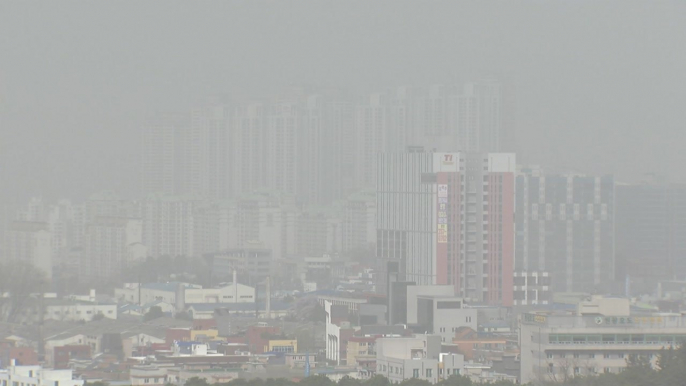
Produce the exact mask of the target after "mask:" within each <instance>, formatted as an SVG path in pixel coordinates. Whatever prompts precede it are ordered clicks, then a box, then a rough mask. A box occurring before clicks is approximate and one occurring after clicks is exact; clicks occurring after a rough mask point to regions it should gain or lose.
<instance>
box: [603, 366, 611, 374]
mask: <svg viewBox="0 0 686 386" xmlns="http://www.w3.org/2000/svg"><path fill="white" fill-rule="evenodd" d="M604 371H605V374H610V373H611V372H612V371H610V368H609V367H606V368H605V370H604Z"/></svg>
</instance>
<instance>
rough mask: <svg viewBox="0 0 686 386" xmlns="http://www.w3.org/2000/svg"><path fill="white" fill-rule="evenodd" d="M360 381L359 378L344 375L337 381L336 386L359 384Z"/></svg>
mask: <svg viewBox="0 0 686 386" xmlns="http://www.w3.org/2000/svg"><path fill="white" fill-rule="evenodd" d="M361 385H362V382H360V380H359V379H355V378H351V377H350V376H348V375H346V376H344V377H343V378H341V380H340V381H338V386H361Z"/></svg>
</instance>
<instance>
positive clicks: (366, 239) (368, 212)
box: [341, 191, 376, 251]
mask: <svg viewBox="0 0 686 386" xmlns="http://www.w3.org/2000/svg"><path fill="white" fill-rule="evenodd" d="M342 225H343V235H342V237H343V241H342V246H341V249H342V250H343V251H350V250H354V249H366V248H369V246H370V245H374V244H375V243H376V192H374V191H363V192H358V193H354V194H352V195H351V196H350V197H348V199H347V200H346V201H345V203H344V204H343V224H342Z"/></svg>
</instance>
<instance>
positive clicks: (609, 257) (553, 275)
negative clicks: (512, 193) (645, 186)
mask: <svg viewBox="0 0 686 386" xmlns="http://www.w3.org/2000/svg"><path fill="white" fill-rule="evenodd" d="M515 207H516V215H515V219H516V235H517V237H516V242H515V262H516V266H515V270H516V271H518V272H527V273H530V274H533V273H536V274H537V275H539V273H540V276H541V277H545V276H544V275H543V273H545V274H546V275H548V274H549V279H548V280H549V284H548V285H549V286H551V288H552V290H553V291H557V292H571V291H581V292H583V291H590V290H592V289H596V290H608V289H609V288H610V287H608V286H607V284H608V283H611V282H612V281H613V280H614V278H615V243H614V240H615V183H614V179H613V177H612V176H605V177H593V176H584V175H575V174H565V175H560V174H545V173H543V172H541V171H540V170H538V169H531V168H529V169H522V170H521V171H520V173H518V175H517V181H516V205H515ZM529 276H531V275H529ZM523 295H524V294H520V295H518V297H519V298H518V299H516V300H518V301H520V300H524V299H523V298H521V297H522V296H523ZM531 300H535V299H531ZM529 304H531V303H529Z"/></svg>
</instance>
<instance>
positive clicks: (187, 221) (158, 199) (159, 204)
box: [141, 194, 201, 257]
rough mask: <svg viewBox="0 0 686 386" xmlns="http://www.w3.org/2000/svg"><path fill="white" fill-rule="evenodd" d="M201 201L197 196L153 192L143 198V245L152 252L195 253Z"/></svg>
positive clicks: (164, 254)
mask: <svg viewBox="0 0 686 386" xmlns="http://www.w3.org/2000/svg"><path fill="white" fill-rule="evenodd" d="M200 202H201V200H200V199H199V198H197V197H179V196H164V195H157V194H150V195H148V197H147V198H146V199H145V200H144V201H143V203H142V208H141V212H142V213H141V215H142V216H141V217H142V219H143V245H145V246H146V247H147V248H148V255H149V256H151V257H159V256H193V255H194V251H195V249H194V235H195V233H194V229H195V221H194V220H195V219H194V216H193V214H194V209H195V207H196V206H197V205H198V204H199V203H200Z"/></svg>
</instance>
